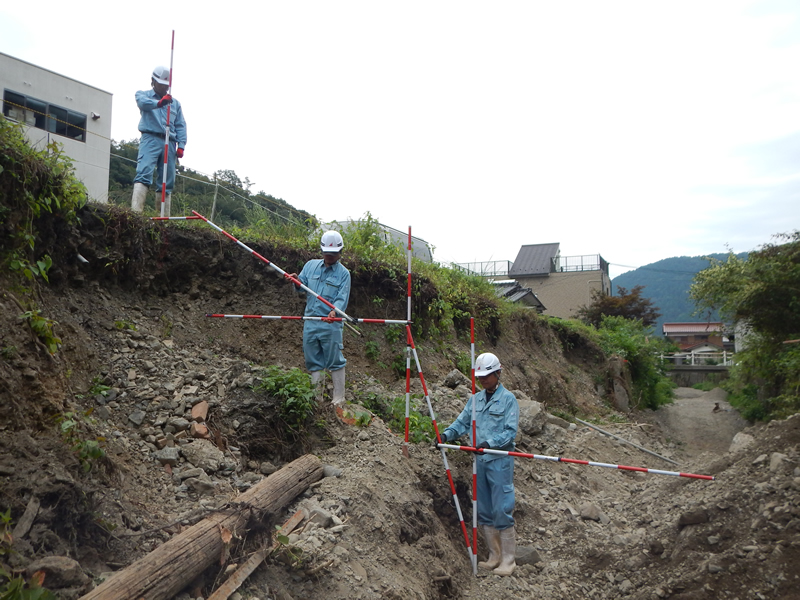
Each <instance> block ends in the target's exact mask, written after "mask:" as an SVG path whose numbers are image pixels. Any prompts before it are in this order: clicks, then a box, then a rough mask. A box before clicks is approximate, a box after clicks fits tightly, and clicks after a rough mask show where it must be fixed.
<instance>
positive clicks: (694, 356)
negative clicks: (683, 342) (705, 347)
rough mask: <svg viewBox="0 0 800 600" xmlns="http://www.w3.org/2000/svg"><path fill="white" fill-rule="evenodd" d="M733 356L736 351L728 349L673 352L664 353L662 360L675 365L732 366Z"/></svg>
mask: <svg viewBox="0 0 800 600" xmlns="http://www.w3.org/2000/svg"><path fill="white" fill-rule="evenodd" d="M733 357H734V353H733V352H728V351H727V350H723V351H722V352H673V353H671V354H662V355H661V360H662V361H667V362H671V363H672V364H674V365H692V366H700V365H703V366H713V365H720V366H724V367H730V366H731V365H733Z"/></svg>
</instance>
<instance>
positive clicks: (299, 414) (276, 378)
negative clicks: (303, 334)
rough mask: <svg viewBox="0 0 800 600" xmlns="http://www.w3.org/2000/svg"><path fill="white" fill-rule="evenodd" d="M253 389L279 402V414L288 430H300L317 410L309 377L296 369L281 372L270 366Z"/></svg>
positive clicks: (277, 368) (274, 366)
mask: <svg viewBox="0 0 800 600" xmlns="http://www.w3.org/2000/svg"><path fill="white" fill-rule="evenodd" d="M255 389H256V390H260V391H263V392H266V393H267V394H269V395H270V396H272V397H273V398H277V399H278V400H280V401H281V403H280V406H279V409H278V410H279V413H280V415H281V417H282V418H283V420H284V421H285V422H286V424H287V425H288V426H289V428H291V429H293V430H295V431H297V430H299V429H300V428H302V426H303V424H304V423H305V421H306V419H307V418H308V417H310V416H311V415H313V414H314V411H315V410H316V408H317V404H316V401H315V398H314V397H315V390H314V387H313V386H312V385H311V377H309V376H308V373H305V372H303V371H301V370H300V369H298V368H296V367H295V368H292V369H290V370H288V371H283V370H281V369H280V368H279V367H277V366H276V365H270V366H269V367H267V369H266V371H265V372H264V375H263V377H262V379H261V381H260V382H259V383H258V384H257V385H256V386H255Z"/></svg>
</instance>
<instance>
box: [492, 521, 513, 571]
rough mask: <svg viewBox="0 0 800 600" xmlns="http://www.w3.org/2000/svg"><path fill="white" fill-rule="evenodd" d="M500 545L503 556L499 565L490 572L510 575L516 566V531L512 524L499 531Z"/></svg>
mask: <svg viewBox="0 0 800 600" xmlns="http://www.w3.org/2000/svg"><path fill="white" fill-rule="evenodd" d="M500 547H501V549H502V552H503V558H502V560H501V561H500V566H499V567H497V568H496V569H495V570H494V571H492V573H494V574H495V575H504V576H505V575H511V574H512V573H513V572H514V569H515V568H516V567H517V562H516V560H517V556H516V555H517V532H516V530H515V529H514V526H513V525H512V526H511V527H509V528H508V529H503V531H501V532H500Z"/></svg>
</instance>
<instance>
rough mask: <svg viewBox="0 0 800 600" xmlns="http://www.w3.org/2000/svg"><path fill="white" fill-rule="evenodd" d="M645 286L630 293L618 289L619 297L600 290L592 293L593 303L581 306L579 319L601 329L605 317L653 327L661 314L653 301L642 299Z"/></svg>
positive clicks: (578, 314)
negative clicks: (619, 318) (628, 320)
mask: <svg viewBox="0 0 800 600" xmlns="http://www.w3.org/2000/svg"><path fill="white" fill-rule="evenodd" d="M642 290H644V286H642V285H637V286H634V287H633V289H631V291H630V293H628V290H627V289H626V288H624V287H620V288H617V291H618V294H619V295H617V296H608V295H606V294H604V293H603V292H602V291H600V290H594V291H593V292H592V302H591V303H590V304H589V305H588V306H586V305H584V306H581V307H580V308H579V309H578V311H577V316H578V318H579V319H580V320H581V321H583V322H585V323H588V324H589V325H594V326H595V327H600V324H601V323H602V321H603V317H622V318H624V319H631V320H638V321H641V322H642V324H643V325H644V326H645V327H652V326H653V323H655V322H656V321H657V320H658V317H660V316H661V313H659V312H658V308H657V307H655V306H653V301H652V300H650V299H649V298H643V297H642Z"/></svg>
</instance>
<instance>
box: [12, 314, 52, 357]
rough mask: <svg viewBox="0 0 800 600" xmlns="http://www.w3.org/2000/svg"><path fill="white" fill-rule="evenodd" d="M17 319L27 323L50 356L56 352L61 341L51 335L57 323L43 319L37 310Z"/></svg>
mask: <svg viewBox="0 0 800 600" xmlns="http://www.w3.org/2000/svg"><path fill="white" fill-rule="evenodd" d="M19 318H20V319H23V320H25V321H27V322H28V325H29V326H30V328H31V329H32V330H33V332H34V333H35V334H36V335H37V336H38V337H39V339H40V340H41V341H42V343H43V344H44V345H45V346H46V347H47V350H48V351H49V352H50V354H55V353H56V352H58V348H59V346H60V345H61V340H60V339H59V338H57V337H56V336H55V334H54V333H53V327H54V326H55V325H58V322H57V321H54V320H52V319H48V318H47V317H43V316H42V311H41V310H38V309H35V310H28V311H25V312H24V313H22V314H21V315H20V316H19Z"/></svg>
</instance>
